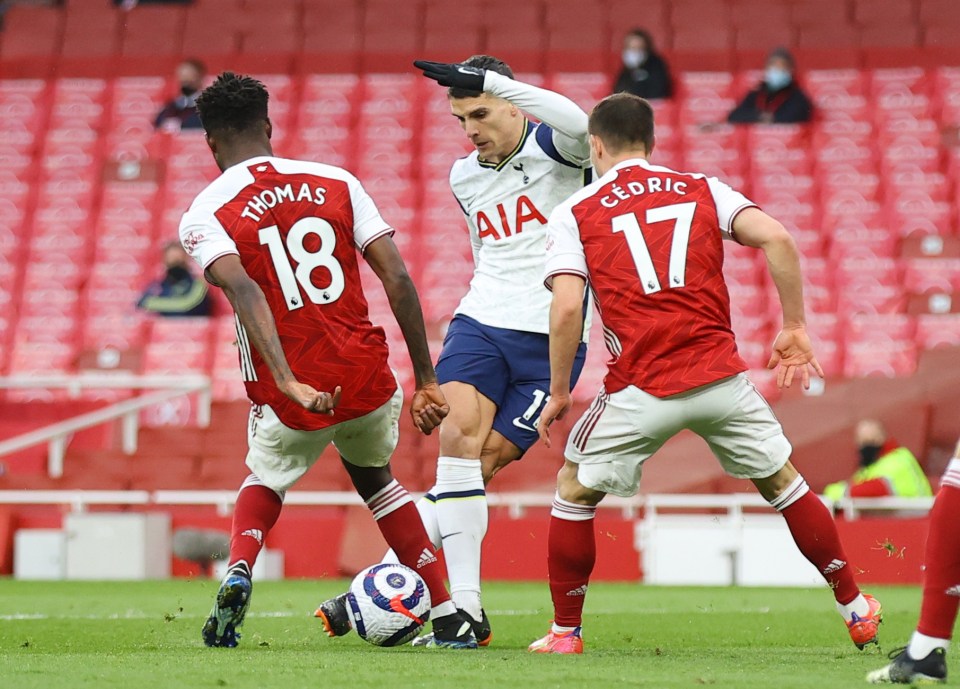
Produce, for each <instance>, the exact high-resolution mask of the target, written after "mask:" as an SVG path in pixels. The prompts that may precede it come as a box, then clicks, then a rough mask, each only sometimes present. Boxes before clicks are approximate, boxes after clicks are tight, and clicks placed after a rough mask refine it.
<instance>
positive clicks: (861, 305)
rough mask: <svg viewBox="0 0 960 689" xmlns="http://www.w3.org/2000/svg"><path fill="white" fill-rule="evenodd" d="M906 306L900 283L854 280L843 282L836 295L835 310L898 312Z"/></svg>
mask: <svg viewBox="0 0 960 689" xmlns="http://www.w3.org/2000/svg"><path fill="white" fill-rule="evenodd" d="M906 308H907V295H906V293H905V292H904V291H903V287H901V286H900V285H886V284H878V283H876V282H870V281H865V282H861V281H854V282H852V283H847V284H843V285H842V286H840V288H839V294H838V296H837V312H838V313H841V314H843V315H844V316H852V315H858V314H867V315H876V314H884V315H886V314H898V313H903V312H904V311H905V310H906Z"/></svg>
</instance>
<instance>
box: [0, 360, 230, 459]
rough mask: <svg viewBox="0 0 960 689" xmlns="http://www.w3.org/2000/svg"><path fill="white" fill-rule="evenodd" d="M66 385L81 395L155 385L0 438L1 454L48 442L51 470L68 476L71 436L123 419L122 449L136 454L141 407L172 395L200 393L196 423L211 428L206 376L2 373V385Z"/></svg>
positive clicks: (172, 396) (48, 386) (209, 394)
mask: <svg viewBox="0 0 960 689" xmlns="http://www.w3.org/2000/svg"><path fill="white" fill-rule="evenodd" d="M3 388H6V389H37V388H43V389H49V388H61V389H66V390H67V391H68V392H69V394H70V395H71V396H72V397H77V396H79V395H80V392H81V391H82V390H84V389H91V388H94V389H122V390H145V389H156V388H159V389H158V390H156V392H150V393H147V394H145V395H141V396H139V397H135V398H133V399H129V400H124V401H122V402H116V403H114V404H111V405H108V406H106V407H103V408H102V409H97V410H95V411H92V412H87V413H84V414H80V415H78V416H75V417H73V418H70V419H65V420H63V421H57V422H56V423H52V424H49V425H47V426H43V427H42V428H37V429H35V430H32V431H28V432H26V433H22V434H20V435H18V436H14V437H13V438H9V439H6V440H0V457H2V456H4V455H8V454H11V453H14V452H19V451H21V450H25V449H27V448H29V447H33V446H34V445H41V444H43V443H47V473H48V475H50V476H51V477H53V478H59V477H60V476H63V460H64V457H65V455H66V452H67V444H68V442H69V441H70V437H71V436H72V435H73V434H74V433H76V432H77V431H82V430H84V429H87V428H93V427H94V426H99V425H101V424H104V423H108V422H110V421H114V420H116V419H120V420H121V421H120V423H121V426H120V429H121V430H120V432H121V440H120V445H121V449H122V450H123V452H124V453H125V454H128V455H132V454H133V453H134V452H136V451H137V439H138V436H139V433H140V411H141V410H142V409H146V408H147V407H152V406H153V405H155V404H160V403H162V402H166V401H167V400H171V399H175V398H177V397H182V396H183V395H189V394H192V393H199V407H198V409H197V423H198V424H199V425H200V426H201V427H202V428H206V427H207V426H209V425H210V403H211V391H210V379H209V378H207V377H206V376H202V375H186V376H162V375H146V376H141V375H135V374H127V373H108V374H103V373H83V374H79V375H49V376H14V377H9V378H0V389H3Z"/></svg>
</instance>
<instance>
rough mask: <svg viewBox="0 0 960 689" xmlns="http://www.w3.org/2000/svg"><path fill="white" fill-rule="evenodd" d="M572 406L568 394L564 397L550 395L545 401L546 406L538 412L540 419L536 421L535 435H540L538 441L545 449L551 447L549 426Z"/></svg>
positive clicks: (564, 414)
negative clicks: (540, 441) (541, 442)
mask: <svg viewBox="0 0 960 689" xmlns="http://www.w3.org/2000/svg"><path fill="white" fill-rule="evenodd" d="M572 406H573V400H572V399H571V398H570V393H567V394H565V395H550V398H549V399H548V400H547V406H545V407H544V408H543V411H542V412H540V419H539V420H538V421H537V433H538V434H539V435H540V440H542V441H543V444H544V445H546V446H547V447H551V445H550V424H552V423H553V422H554V421H556V420H557V419H562V418H563V417H564V416H566V415H567V412H568V411H570V407H572Z"/></svg>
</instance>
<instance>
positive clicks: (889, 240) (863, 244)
mask: <svg viewBox="0 0 960 689" xmlns="http://www.w3.org/2000/svg"><path fill="white" fill-rule="evenodd" d="M898 244H899V238H898V237H897V236H896V235H893V234H891V233H890V232H889V231H888V230H887V229H886V228H871V227H864V226H858V225H852V224H851V225H840V226H838V227H836V228H834V230H833V232H832V233H831V236H830V248H829V254H830V258H831V259H833V260H835V261H839V260H842V259H845V258H892V257H894V256H895V255H896V252H897V247H898Z"/></svg>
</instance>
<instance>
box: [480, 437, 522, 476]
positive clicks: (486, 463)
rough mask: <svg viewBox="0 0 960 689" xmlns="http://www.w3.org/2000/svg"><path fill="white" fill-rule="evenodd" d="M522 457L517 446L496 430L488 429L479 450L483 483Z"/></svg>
mask: <svg viewBox="0 0 960 689" xmlns="http://www.w3.org/2000/svg"><path fill="white" fill-rule="evenodd" d="M521 457H523V452H522V451H521V450H520V448H519V447H517V446H516V445H514V444H513V443H512V442H510V441H509V440H507V439H506V438H505V437H503V435H501V434H500V433H499V432H498V431H490V435H488V436H487V441H486V442H485V443H484V444H483V449H482V450H481V451H480V467H481V470H482V471H483V483H484V485H486V484H488V483H490V481H491V480H492V479H493V477H494V476H496V475H497V472H499V471H500V470H501V469H503V468H504V467H505V466H508V465H509V464H511V463H513V462H515V461H517V460H518V459H520V458H521Z"/></svg>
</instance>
